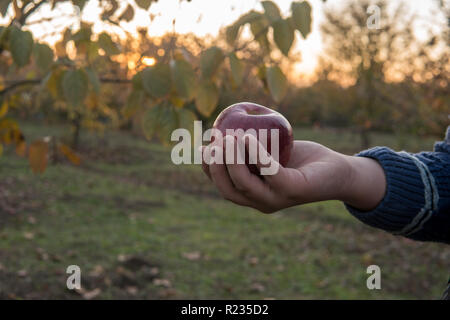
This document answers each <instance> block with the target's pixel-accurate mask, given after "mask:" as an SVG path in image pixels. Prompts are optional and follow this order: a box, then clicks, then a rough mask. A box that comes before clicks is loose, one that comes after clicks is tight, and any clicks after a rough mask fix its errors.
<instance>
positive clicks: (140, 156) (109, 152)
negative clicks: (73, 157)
mask: <svg viewBox="0 0 450 320" xmlns="http://www.w3.org/2000/svg"><path fill="white" fill-rule="evenodd" d="M78 152H79V153H80V155H81V157H82V159H84V160H89V161H98V162H103V163H107V164H123V165H130V164H139V163H144V162H148V161H152V160H153V159H154V156H153V155H152V153H151V152H150V151H149V150H147V149H144V148H139V147H135V146H133V147H131V146H127V145H120V146H116V147H104V146H103V147H102V146H101V145H96V146H95V147H89V146H83V147H80V149H79V150H78Z"/></svg>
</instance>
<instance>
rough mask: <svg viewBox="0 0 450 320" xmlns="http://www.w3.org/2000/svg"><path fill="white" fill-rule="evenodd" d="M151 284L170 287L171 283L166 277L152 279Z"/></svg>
mask: <svg viewBox="0 0 450 320" xmlns="http://www.w3.org/2000/svg"><path fill="white" fill-rule="evenodd" d="M153 284H154V285H155V286H159V287H170V286H171V283H170V280H168V279H155V280H153Z"/></svg>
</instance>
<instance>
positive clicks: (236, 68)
mask: <svg viewBox="0 0 450 320" xmlns="http://www.w3.org/2000/svg"><path fill="white" fill-rule="evenodd" d="M228 59H229V61H230V69H231V78H232V80H233V84H234V86H236V87H239V86H240V85H241V84H242V81H243V79H244V65H243V64H242V62H241V60H239V58H238V57H237V56H236V54H235V53H234V52H232V53H230V54H229V56H228Z"/></svg>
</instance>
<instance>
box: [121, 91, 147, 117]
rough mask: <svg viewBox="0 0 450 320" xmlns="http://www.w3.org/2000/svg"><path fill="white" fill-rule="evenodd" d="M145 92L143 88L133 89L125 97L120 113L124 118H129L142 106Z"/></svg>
mask: <svg viewBox="0 0 450 320" xmlns="http://www.w3.org/2000/svg"><path fill="white" fill-rule="evenodd" d="M144 97H145V93H144V91H143V90H133V91H131V93H130V95H129V96H128V98H127V103H126V104H125V108H123V110H122V113H123V115H124V116H125V117H126V118H131V117H132V116H134V115H135V114H136V112H137V111H138V110H139V109H141V108H142V107H143V103H144Z"/></svg>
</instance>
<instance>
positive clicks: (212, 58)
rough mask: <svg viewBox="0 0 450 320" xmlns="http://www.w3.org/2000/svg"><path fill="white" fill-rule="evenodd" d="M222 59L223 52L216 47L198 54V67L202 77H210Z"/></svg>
mask: <svg viewBox="0 0 450 320" xmlns="http://www.w3.org/2000/svg"><path fill="white" fill-rule="evenodd" d="M223 59H224V55H223V52H222V50H221V49H220V48H218V47H211V48H209V49H207V50H206V51H203V52H202V54H201V56H200V69H201V71H202V75H203V78H204V79H208V78H211V77H212V76H214V74H215V73H216V71H217V69H218V68H219V67H220V65H221V63H222V61H223Z"/></svg>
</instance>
